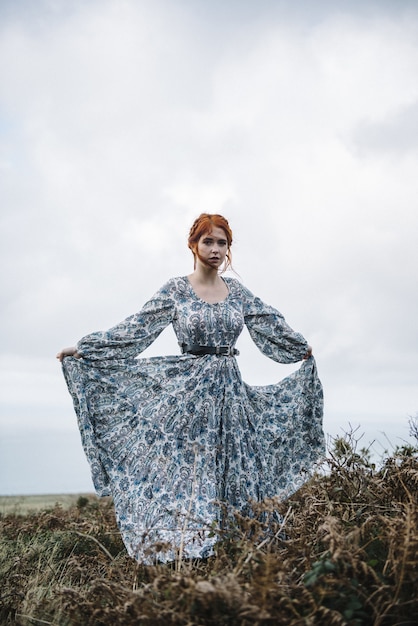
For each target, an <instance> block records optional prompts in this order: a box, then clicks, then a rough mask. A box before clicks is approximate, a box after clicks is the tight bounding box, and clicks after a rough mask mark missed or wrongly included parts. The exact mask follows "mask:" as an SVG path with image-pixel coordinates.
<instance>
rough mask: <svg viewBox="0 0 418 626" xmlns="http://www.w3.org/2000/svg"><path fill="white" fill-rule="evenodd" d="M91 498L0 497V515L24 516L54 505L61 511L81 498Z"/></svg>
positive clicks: (50, 496)
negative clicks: (13, 514) (60, 508)
mask: <svg viewBox="0 0 418 626" xmlns="http://www.w3.org/2000/svg"><path fill="white" fill-rule="evenodd" d="M81 496H85V497H93V494H70V493H61V494H45V495H28V496H23V495H20V496H0V513H2V514H3V515H8V514H10V513H15V514H20V515H24V514H25V513H29V512H31V511H41V510H42V509H48V508H51V507H54V506H55V505H56V504H58V505H59V506H61V507H62V508H63V509H68V508H70V507H71V506H74V505H75V504H76V502H77V500H78V499H79V498H80V497H81Z"/></svg>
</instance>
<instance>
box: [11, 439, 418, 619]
mask: <svg viewBox="0 0 418 626" xmlns="http://www.w3.org/2000/svg"><path fill="white" fill-rule="evenodd" d="M327 465H328V467H327V468H326V471H325V472H324V473H323V474H322V475H321V476H317V477H315V478H313V479H312V480H311V481H310V482H309V483H308V484H307V485H306V486H305V487H304V488H303V489H301V490H300V491H299V492H298V493H297V494H295V495H294V496H293V497H292V498H291V499H289V500H288V501H287V502H285V503H277V502H274V501H269V502H265V503H263V505H257V506H255V507H254V516H253V517H252V518H251V519H250V518H248V517H240V516H236V517H235V522H234V524H232V526H231V528H230V529H229V530H228V533H220V535H219V544H218V547H217V553H216V555H215V556H214V557H211V558H209V559H208V560H205V561H198V560H197V561H189V562H184V561H183V562H181V561H179V562H177V563H173V564H169V565H156V566H152V567H151V566H144V565H139V564H137V563H136V562H135V561H133V560H132V559H130V558H129V557H128V556H127V555H126V552H125V550H124V547H123V544H122V542H121V539H120V536H119V533H118V530H117V527H116V525H115V521H114V515H113V508H112V504H111V502H110V501H109V500H107V499H105V500H100V501H99V500H98V499H96V498H94V497H93V496H91V497H87V496H84V495H83V496H80V497H79V498H78V500H77V501H76V503H75V504H73V505H72V506H70V507H69V508H67V509H64V508H63V507H61V506H54V507H53V508H49V509H46V510H41V511H35V512H29V513H27V514H26V515H22V514H19V513H16V512H14V513H7V514H4V513H3V514H2V515H1V516H0V525H1V536H0V580H1V587H0V594H1V603H0V623H1V624H2V625H3V624H4V625H7V624H19V625H22V626H27V625H29V624H34V625H36V624H54V625H60V626H61V625H63V626H65V625H71V626H73V625H75V626H99V625H103V626H104V625H109V626H118V625H120V626H130V625H139V624H140V625H146V626H168V625H176V626H195V625H196V626H197V625H205V626H235V625H239V626H250V625H254V626H273V625H278V624H279V625H281V624H283V625H285V626H302V625H303V626H315V625H320V626H331V625H332V626H334V625H335V626H340V625H341V626H342V625H349V626H361V625H364V626H370V625H374V626H394V625H399V626H400V625H403V626H407V625H410V626H412V624H416V615H417V614H418V506H417V505H418V501H417V500H418V449H417V448H415V447H412V446H405V447H403V448H401V449H398V450H397V451H396V452H395V453H393V454H392V455H391V456H388V457H387V458H386V459H384V460H383V462H382V464H381V466H380V467H379V468H378V469H377V468H376V467H375V466H374V465H373V463H372V462H371V461H370V458H369V456H368V454H367V452H366V451H360V452H357V451H356V446H355V444H353V440H352V439H350V438H347V439H340V440H337V441H336V442H335V443H334V448H333V451H332V452H331V454H330V458H329V459H328V461H327ZM275 512H278V513H279V514H280V516H281V518H280V521H279V519H278V518H277V516H276V514H275Z"/></svg>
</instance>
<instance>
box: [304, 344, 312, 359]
mask: <svg viewBox="0 0 418 626" xmlns="http://www.w3.org/2000/svg"><path fill="white" fill-rule="evenodd" d="M311 356H312V348H311V346H308V351H307V353H306V354H305V356H304V357H303V360H304V361H306V359H309V357H311Z"/></svg>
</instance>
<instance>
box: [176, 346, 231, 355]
mask: <svg viewBox="0 0 418 626" xmlns="http://www.w3.org/2000/svg"><path fill="white" fill-rule="evenodd" d="M180 348H181V352H182V354H195V355H196V356H203V355H204V354H217V355H218V356H237V355H238V354H239V350H237V349H236V348H234V347H233V346H199V344H197V343H192V344H190V345H189V344H187V343H182V344H180Z"/></svg>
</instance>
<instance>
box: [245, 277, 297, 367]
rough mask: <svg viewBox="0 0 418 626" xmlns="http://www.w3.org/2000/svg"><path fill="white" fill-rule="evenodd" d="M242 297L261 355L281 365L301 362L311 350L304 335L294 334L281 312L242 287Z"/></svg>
mask: <svg viewBox="0 0 418 626" xmlns="http://www.w3.org/2000/svg"><path fill="white" fill-rule="evenodd" d="M241 293H242V300H243V308H244V321H245V324H246V326H247V328H248V331H249V333H250V335H251V338H252V340H253V341H254V343H255V344H256V346H257V347H258V348H259V349H260V350H261V352H262V353H263V354H265V355H266V356H268V357H269V358H270V359H273V361H277V362H278V363H296V362H297V361H301V360H302V359H303V357H304V356H305V354H306V352H307V350H308V342H307V341H306V339H305V338H304V337H303V335H301V334H300V333H297V332H295V331H294V330H292V329H291V328H290V326H289V325H288V324H287V323H286V321H285V319H284V317H283V315H282V314H281V313H279V311H277V310H276V309H275V308H273V307H272V306H269V305H268V304H265V303H264V302H262V300H260V298H257V297H255V296H254V295H253V294H252V293H251V291H249V290H248V289H247V288H246V287H244V286H242V285H241Z"/></svg>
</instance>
